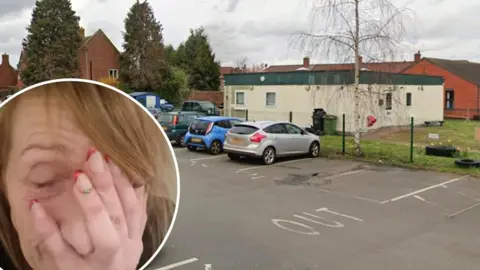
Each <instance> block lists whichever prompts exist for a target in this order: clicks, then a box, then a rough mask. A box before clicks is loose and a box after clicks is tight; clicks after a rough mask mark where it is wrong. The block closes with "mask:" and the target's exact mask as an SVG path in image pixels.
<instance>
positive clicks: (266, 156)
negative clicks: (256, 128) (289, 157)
mask: <svg viewBox="0 0 480 270" xmlns="http://www.w3.org/2000/svg"><path fill="white" fill-rule="evenodd" d="M276 158H277V154H276V153H275V149H274V148H273V147H271V146H269V147H267V148H266V149H265V150H263V154H262V161H263V164H265V165H270V164H273V163H274V162H275V159H276Z"/></svg>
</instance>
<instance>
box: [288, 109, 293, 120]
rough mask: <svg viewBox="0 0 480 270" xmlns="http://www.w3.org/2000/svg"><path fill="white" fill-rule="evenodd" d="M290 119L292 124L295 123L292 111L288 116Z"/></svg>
mask: <svg viewBox="0 0 480 270" xmlns="http://www.w3.org/2000/svg"><path fill="white" fill-rule="evenodd" d="M288 119H289V121H290V123H292V122H293V112H292V111H290V113H289V114H288Z"/></svg>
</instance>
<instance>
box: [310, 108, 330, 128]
mask: <svg viewBox="0 0 480 270" xmlns="http://www.w3.org/2000/svg"><path fill="white" fill-rule="evenodd" d="M325 115H327V112H326V111H325V110H324V109H322V108H316V109H313V114H312V120H313V121H312V123H313V124H312V128H313V130H315V133H317V134H323V132H324V130H325V122H324V119H323V117H324V116H325Z"/></svg>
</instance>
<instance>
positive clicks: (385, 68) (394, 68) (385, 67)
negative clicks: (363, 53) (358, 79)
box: [264, 61, 414, 73]
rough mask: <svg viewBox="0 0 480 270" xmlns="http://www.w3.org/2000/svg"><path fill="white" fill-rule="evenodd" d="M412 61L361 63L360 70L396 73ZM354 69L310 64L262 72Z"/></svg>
mask: <svg viewBox="0 0 480 270" xmlns="http://www.w3.org/2000/svg"><path fill="white" fill-rule="evenodd" d="M412 63H414V62H412V61H403V62H379V63H365V62H364V63H361V64H360V68H366V69H368V70H371V71H377V72H393V73H398V72H400V71H402V70H404V69H406V68H407V67H409V66H410V65H411V64H412ZM354 68H355V64H354V63H345V64H312V65H310V66H309V67H308V68H305V67H304V66H303V65H273V66H269V67H267V68H266V69H265V70H264V72H291V71H296V70H299V69H304V70H310V71H338V70H353V69H354Z"/></svg>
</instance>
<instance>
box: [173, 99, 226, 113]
mask: <svg viewBox="0 0 480 270" xmlns="http://www.w3.org/2000/svg"><path fill="white" fill-rule="evenodd" d="M181 110H182V111H187V112H191V111H194V112H202V113H204V114H206V115H216V116H219V115H220V110H219V108H217V107H216V106H215V104H213V103H212V102H210V101H200V100H187V101H185V102H184V103H183V105H182V109H181Z"/></svg>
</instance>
